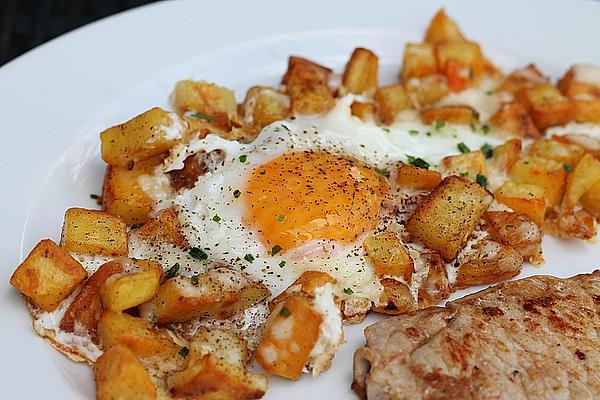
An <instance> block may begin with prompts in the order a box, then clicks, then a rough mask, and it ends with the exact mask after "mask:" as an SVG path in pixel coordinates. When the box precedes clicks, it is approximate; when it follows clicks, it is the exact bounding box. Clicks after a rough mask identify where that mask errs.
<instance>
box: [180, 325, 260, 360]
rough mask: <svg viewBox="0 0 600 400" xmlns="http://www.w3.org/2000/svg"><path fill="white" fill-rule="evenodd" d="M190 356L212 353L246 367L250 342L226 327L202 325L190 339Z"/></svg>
mask: <svg viewBox="0 0 600 400" xmlns="http://www.w3.org/2000/svg"><path fill="white" fill-rule="evenodd" d="M189 350H190V353H189V356H190V358H194V357H202V356H204V355H205V354H206V353H212V354H215V355H216V356H217V358H218V359H219V360H221V361H223V362H226V363H227V364H229V365H232V366H235V367H244V366H245V365H246V364H247V363H248V361H249V360H250V356H251V353H250V350H249V349H248V342H246V340H244V339H242V338H241V337H240V336H239V335H238V334H236V333H235V332H233V331H232V330H229V329H226V328H216V327H208V326H200V327H199V328H198V330H196V333H194V336H193V337H192V338H191V339H190V349H189Z"/></svg>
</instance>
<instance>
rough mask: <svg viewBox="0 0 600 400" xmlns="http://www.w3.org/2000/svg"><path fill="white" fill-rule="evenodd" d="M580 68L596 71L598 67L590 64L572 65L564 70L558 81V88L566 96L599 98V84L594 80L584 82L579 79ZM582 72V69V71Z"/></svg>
mask: <svg viewBox="0 0 600 400" xmlns="http://www.w3.org/2000/svg"><path fill="white" fill-rule="evenodd" d="M582 69H591V70H594V72H596V73H598V71H599V68H598V67H596V66H592V65H573V66H572V67H571V68H569V70H568V71H567V72H566V74H565V76H563V77H562V79H561V80H560V81H558V84H557V86H558V88H559V89H560V91H561V92H562V94H564V95H565V96H567V97H571V98H576V99H593V98H600V86H598V85H597V84H596V83H595V82H586V81H585V80H582V79H581V74H580V73H578V72H580V71H582ZM582 72H583V71H582Z"/></svg>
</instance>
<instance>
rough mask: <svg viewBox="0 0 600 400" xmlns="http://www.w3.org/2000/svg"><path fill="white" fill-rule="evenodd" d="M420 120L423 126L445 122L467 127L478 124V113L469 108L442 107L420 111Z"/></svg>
mask: <svg viewBox="0 0 600 400" xmlns="http://www.w3.org/2000/svg"><path fill="white" fill-rule="evenodd" d="M420 114H421V119H422V120H423V123H425V124H432V123H434V122H436V121H446V122H449V123H451V124H459V125H469V124H478V123H479V113H478V112H477V111H475V110H474V109H472V108H471V107H469V106H444V107H437V108H429V109H426V110H421V113H420Z"/></svg>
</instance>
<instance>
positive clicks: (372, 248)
mask: <svg viewBox="0 0 600 400" xmlns="http://www.w3.org/2000/svg"><path fill="white" fill-rule="evenodd" d="M363 249H364V251H365V254H366V256H367V257H368V259H369V261H370V262H371V265H373V267H374V270H375V273H376V274H377V275H379V276H380V277H387V276H392V277H397V278H401V279H402V280H403V281H404V282H406V283H408V284H410V283H411V282H412V274H413V272H414V270H415V268H414V263H413V259H412V258H411V257H410V255H409V254H408V251H406V249H405V248H404V245H403V243H402V241H401V240H400V239H398V237H397V236H396V235H395V234H394V233H393V232H390V231H385V232H381V233H377V234H374V235H371V236H369V237H367V238H366V239H365V241H364V242H363Z"/></svg>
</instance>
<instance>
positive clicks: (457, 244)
mask: <svg viewBox="0 0 600 400" xmlns="http://www.w3.org/2000/svg"><path fill="white" fill-rule="evenodd" d="M492 199H493V198H492V195H491V194H489V193H488V192H487V191H486V190H485V189H484V188H482V187H481V186H480V185H478V184H477V183H473V182H469V181H467V180H465V179H463V178H459V177H457V176H449V177H447V178H445V179H444V180H443V181H442V182H441V183H440V184H439V185H438V186H437V187H436V188H435V189H434V190H433V192H431V194H430V195H429V196H427V197H426V198H425V199H424V200H423V201H422V202H421V204H419V206H418V207H417V209H416V211H415V213H414V214H413V215H412V216H411V218H410V219H409V221H408V223H407V224H406V230H407V232H408V233H409V234H410V236H411V237H412V238H413V239H416V240H419V241H421V242H422V243H423V244H425V246H427V247H428V248H430V249H432V250H436V251H438V252H439V253H440V255H441V256H442V258H443V259H444V260H445V261H448V262H449V261H452V260H453V259H454V258H456V255H457V254H458V252H459V251H460V249H462V247H463V246H464V245H465V243H466V242H467V240H468V238H469V235H470V234H471V233H472V232H473V230H474V229H475V227H476V226H477V224H478V223H479V220H480V218H481V215H482V214H483V212H484V211H485V210H486V209H487V207H488V206H489V205H490V203H491V202H492Z"/></svg>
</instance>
